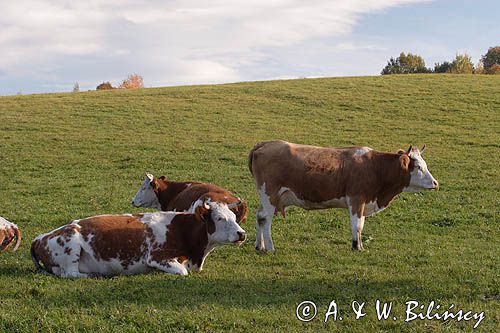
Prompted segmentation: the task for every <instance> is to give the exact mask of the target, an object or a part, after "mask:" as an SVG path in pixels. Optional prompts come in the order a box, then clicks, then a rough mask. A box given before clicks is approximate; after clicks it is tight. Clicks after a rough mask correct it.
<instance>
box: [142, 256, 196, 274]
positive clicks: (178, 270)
mask: <svg viewBox="0 0 500 333" xmlns="http://www.w3.org/2000/svg"><path fill="white" fill-rule="evenodd" d="M148 266H149V267H152V268H156V269H159V270H160V271H162V272H165V273H169V274H175V275H188V271H187V269H186V267H184V265H183V264H181V263H179V262H178V261H177V260H176V259H172V260H165V261H162V262H157V261H155V260H149V261H148Z"/></svg>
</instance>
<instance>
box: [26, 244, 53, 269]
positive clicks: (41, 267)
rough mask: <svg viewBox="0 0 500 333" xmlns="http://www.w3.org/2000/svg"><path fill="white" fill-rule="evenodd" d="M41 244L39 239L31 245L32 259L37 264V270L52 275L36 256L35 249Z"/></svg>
mask: <svg viewBox="0 0 500 333" xmlns="http://www.w3.org/2000/svg"><path fill="white" fill-rule="evenodd" d="M39 242H40V240H39V239H35V240H34V241H33V243H31V249H30V254H31V259H32V260H33V262H34V263H35V266H36V268H37V269H38V270H39V271H41V272H45V273H50V272H49V270H48V269H47V268H46V267H45V266H42V265H40V259H39V258H38V257H37V256H36V250H35V249H36V247H37V246H38V244H39Z"/></svg>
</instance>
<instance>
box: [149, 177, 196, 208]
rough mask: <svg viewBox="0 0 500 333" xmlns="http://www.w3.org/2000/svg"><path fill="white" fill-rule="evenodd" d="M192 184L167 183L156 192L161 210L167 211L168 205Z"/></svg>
mask: <svg viewBox="0 0 500 333" xmlns="http://www.w3.org/2000/svg"><path fill="white" fill-rule="evenodd" d="M189 184H191V183H187V182H166V184H164V186H161V187H160V188H159V189H158V190H157V191H156V196H157V197H158V201H159V202H160V205H161V210H163V211H166V210H167V207H168V204H169V203H170V202H171V201H172V200H173V199H174V198H175V197H176V196H177V195H178V194H179V193H181V192H182V191H184V190H185V189H186V187H188V186H189Z"/></svg>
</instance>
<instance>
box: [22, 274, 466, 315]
mask: <svg viewBox="0 0 500 333" xmlns="http://www.w3.org/2000/svg"><path fill="white" fill-rule="evenodd" d="M29 273H31V274H32V273H33V272H32V271H30V272H29ZM50 280H51V282H52V278H50ZM59 281H61V283H57V282H59ZM53 282H54V283H53V285H54V286H58V287H57V288H56V289H51V290H36V289H37V287H36V286H34V287H33V290H31V291H30V293H31V295H32V296H33V298H34V299H33V301H35V302H37V301H39V302H43V303H46V304H54V305H55V304H61V305H65V304H67V305H74V304H75V303H77V304H78V305H79V306H81V307H86V306H95V305H96V304H98V305H99V306H110V307H113V306H116V305H118V304H120V305H124V303H131V304H135V305H139V306H143V305H144V306H154V307H166V308H180V307H192V306H198V305H200V304H209V305H210V304H215V305H218V306H224V307H226V306H228V307H238V308H248V309H250V308H255V307H266V306H279V305H283V304H298V303H300V302H301V301H303V300H313V301H319V302H329V301H330V300H332V299H335V300H336V301H337V302H339V303H343V304H350V302H352V300H359V301H369V302H372V301H374V300H376V299H383V300H395V299H434V298H436V297H437V298H439V299H450V298H453V297H456V295H455V294H454V293H453V292H452V291H449V292H448V291H446V292H443V291H438V290H432V289H429V288H428V287H425V286H422V285H420V284H419V283H418V282H416V281H413V280H409V279H402V280H398V279H396V280H391V281H386V282H372V281H361V280H355V279H353V280H350V281H341V282H334V281H332V280H329V281H325V280H324V279H304V278H294V279H279V280H272V279H269V278H262V277H256V278H234V279H228V278H215V279H214V278H211V279H209V278H207V277H203V276H201V275H200V276H196V277H194V278H189V277H188V278H186V277H176V276H162V274H161V273H159V274H157V273H154V274H151V275H147V276H146V277H145V276H142V278H141V276H135V277H120V278H116V279H84V280H64V281H62V280H60V279H58V278H53ZM443 293H444V294H443Z"/></svg>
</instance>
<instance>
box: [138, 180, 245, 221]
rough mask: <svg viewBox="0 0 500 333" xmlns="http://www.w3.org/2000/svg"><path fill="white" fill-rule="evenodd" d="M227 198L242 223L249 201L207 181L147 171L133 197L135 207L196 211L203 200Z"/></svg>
mask: <svg viewBox="0 0 500 333" xmlns="http://www.w3.org/2000/svg"><path fill="white" fill-rule="evenodd" d="M206 199H210V200H211V201H217V202H225V203H227V204H228V205H229V208H230V209H231V210H232V211H233V213H234V214H236V222H238V224H241V223H243V222H245V220H246V218H247V205H246V204H245V203H244V202H242V201H241V199H240V198H238V197H237V196H235V195H233V194H232V193H231V192H229V191H228V190H226V189H224V188H222V187H219V186H216V185H213V184H207V183H198V182H173V181H169V180H167V179H166V178H165V176H161V177H160V178H156V177H154V176H153V175H152V174H149V173H147V174H146V178H145V179H144V181H143V182H142V184H141V188H139V190H138V191H137V193H136V194H135V196H134V198H133V199H132V205H133V206H134V207H146V208H156V209H158V210H163V211H170V210H171V211H177V212H183V211H186V212H191V213H192V212H194V210H195V209H196V207H198V206H199V205H201V204H202V203H203V201H204V200H206Z"/></svg>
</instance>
